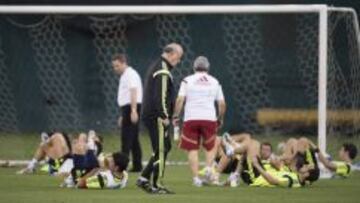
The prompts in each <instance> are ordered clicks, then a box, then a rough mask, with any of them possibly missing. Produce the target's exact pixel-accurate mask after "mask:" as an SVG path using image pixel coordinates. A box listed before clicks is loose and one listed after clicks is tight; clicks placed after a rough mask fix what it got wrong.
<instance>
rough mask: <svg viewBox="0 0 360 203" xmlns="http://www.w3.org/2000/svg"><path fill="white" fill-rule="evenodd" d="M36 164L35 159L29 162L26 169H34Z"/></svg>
mask: <svg viewBox="0 0 360 203" xmlns="http://www.w3.org/2000/svg"><path fill="white" fill-rule="evenodd" d="M37 163H38V161H37V160H36V159H35V158H33V159H32V160H31V161H30V162H29V164H28V166H27V168H28V169H34V168H35V167H36V164H37Z"/></svg>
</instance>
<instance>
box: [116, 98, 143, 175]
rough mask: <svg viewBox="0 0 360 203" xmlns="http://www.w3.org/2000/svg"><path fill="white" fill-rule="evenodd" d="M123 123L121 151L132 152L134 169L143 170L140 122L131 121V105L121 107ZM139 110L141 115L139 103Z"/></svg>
mask: <svg viewBox="0 0 360 203" xmlns="http://www.w3.org/2000/svg"><path fill="white" fill-rule="evenodd" d="M121 110H122V118H123V119H122V123H121V151H122V152H123V153H125V154H127V155H128V156H130V152H131V154H132V162H133V169H135V170H141V169H142V165H141V159H142V151H141V146H140V142H139V122H140V121H139V122H137V123H136V124H134V123H132V122H131V117H130V115H131V106H130V104H129V105H125V106H123V107H121ZM137 112H138V115H139V117H140V112H141V105H140V104H138V105H137Z"/></svg>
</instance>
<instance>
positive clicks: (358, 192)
mask: <svg viewBox="0 0 360 203" xmlns="http://www.w3.org/2000/svg"><path fill="white" fill-rule="evenodd" d="M257 138H258V139H260V140H271V141H272V142H273V143H277V142H278V141H279V140H283V139H285V137H282V136H273V137H257ZM38 139H39V138H38V136H37V135H27V136H19V135H8V134H7V135H6V134H3V135H0V159H30V158H31V156H32V153H33V150H34V148H35V146H36V145H37V143H38ZM345 141H348V142H353V143H355V144H356V145H357V146H358V147H359V146H360V145H359V144H360V142H359V138H358V137H356V138H347V137H342V138H331V139H329V140H328V142H329V144H328V148H329V151H330V152H331V154H332V155H334V158H336V153H335V149H337V148H338V147H339V146H340V145H341V143H342V142H345ZM141 142H142V145H143V147H144V160H146V159H147V158H149V155H150V152H149V150H150V149H149V140H148V139H147V137H146V136H144V137H143V138H142V140H141ZM105 143H106V144H105V149H106V151H115V150H118V146H119V138H118V137H117V136H115V135H107V136H106V137H105ZM169 158H170V160H173V161H174V160H176V161H184V160H186V155H185V154H184V153H183V152H181V151H180V150H178V149H176V146H175V147H174V148H173V151H172V153H171V156H170V157H169ZM17 169H18V168H0V183H1V184H0V203H2V202H4V203H18V202H24V203H41V202H56V203H67V202H69V203H71V202H74V203H79V202H87V203H92V202H94V203H99V202H105V203H112V202H116V203H119V202H120V203H121V202H129V203H137V202H140V203H147V202H155V203H162V202H164V203H180V202H181V203H186V202H190V203H195V202H196V203H201V202H204V203H209V202H216V203H225V202H226V203H230V202H257V203H258V202H263V203H268V202H276V203H278V202H316V203H319V202H341V203H343V202H360V172H354V173H353V174H352V175H351V177H350V178H348V179H331V180H320V181H318V182H316V183H315V184H313V185H312V186H310V187H306V188H299V189H287V188H252V187H247V186H245V185H243V184H242V185H240V186H239V187H238V188H229V187H215V186H212V187H202V188H196V187H194V186H192V185H191V174H190V170H189V169H188V167H187V166H168V167H167V170H166V177H165V184H166V185H167V186H168V187H169V188H171V189H172V190H174V191H175V192H176V194H175V195H161V196H160V195H149V194H146V193H144V192H143V191H142V190H140V189H138V188H137V187H136V186H135V180H136V177H137V174H130V180H129V184H128V187H127V188H125V189H123V190H79V189H67V188H59V185H60V180H59V179H57V178H55V177H51V176H48V175H46V174H40V173H37V174H35V175H16V174H15V172H16V170H17ZM224 178H225V176H224Z"/></svg>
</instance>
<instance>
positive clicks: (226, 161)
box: [200, 135, 273, 187]
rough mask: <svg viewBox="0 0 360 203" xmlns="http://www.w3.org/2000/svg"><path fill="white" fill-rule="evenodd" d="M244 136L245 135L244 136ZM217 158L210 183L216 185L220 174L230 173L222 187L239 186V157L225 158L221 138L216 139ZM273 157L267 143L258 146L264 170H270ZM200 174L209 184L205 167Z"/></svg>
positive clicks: (269, 145) (209, 177) (208, 175)
mask: <svg viewBox="0 0 360 203" xmlns="http://www.w3.org/2000/svg"><path fill="white" fill-rule="evenodd" d="M245 136H246V135H245ZM215 146H216V149H217V157H216V160H215V162H216V163H217V164H216V165H215V167H214V169H213V170H212V173H213V174H215V175H214V176H213V180H212V183H215V184H218V178H219V175H220V173H230V175H229V177H228V180H227V181H226V182H225V183H224V185H230V186H231V187H237V186H238V184H239V177H240V170H241V160H242V157H241V155H234V156H231V157H229V156H227V155H226V154H225V151H224V147H223V145H222V143H221V138H220V137H217V138H216V145H215ZM272 157H273V152H272V146H271V144H270V143H268V142H264V143H261V145H260V161H261V163H262V164H263V166H264V167H265V168H268V169H270V168H271V165H270V160H271V158H272ZM200 174H201V175H202V176H204V177H205V180H206V181H207V182H211V174H209V172H208V170H207V169H206V167H205V168H204V169H202V170H201V171H200Z"/></svg>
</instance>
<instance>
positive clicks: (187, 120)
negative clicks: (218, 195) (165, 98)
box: [173, 56, 226, 187]
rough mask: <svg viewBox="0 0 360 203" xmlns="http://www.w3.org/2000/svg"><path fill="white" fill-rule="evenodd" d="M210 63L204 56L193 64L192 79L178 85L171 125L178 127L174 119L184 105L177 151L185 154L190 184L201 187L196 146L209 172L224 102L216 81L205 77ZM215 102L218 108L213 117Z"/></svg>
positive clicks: (223, 111)
mask: <svg viewBox="0 0 360 203" xmlns="http://www.w3.org/2000/svg"><path fill="white" fill-rule="evenodd" d="M209 68H210V63H209V61H208V59H207V58H206V57H204V56H199V57H197V58H196V59H195V61H194V71H195V73H194V74H193V75H190V76H188V77H186V78H185V79H183V81H182V82H181V86H180V90H179V93H178V98H177V100H176V107H175V113H174V118H173V120H174V125H177V124H178V120H179V119H178V117H179V115H180V112H181V110H182V106H183V104H184V102H185V103H186V104H185V114H184V125H183V130H182V136H181V143H180V148H182V149H184V150H186V151H187V152H188V159H189V163H190V168H191V171H192V173H193V184H194V185H195V186H198V187H200V186H202V180H201V179H200V178H199V177H198V171H199V163H198V162H199V161H198V150H199V146H200V143H201V144H202V145H203V147H204V148H205V155H206V166H207V167H206V168H207V170H208V171H209V173H210V171H211V166H212V164H213V161H214V157H215V153H216V152H215V147H214V146H215V139H216V133H217V129H218V127H219V125H222V123H223V118H224V114H225V108H226V104H225V99H224V95H223V91H222V88H221V85H220V84H219V82H218V80H217V79H215V78H214V77H213V76H211V75H209V74H208V71H209ZM215 102H217V105H218V115H216V108H215Z"/></svg>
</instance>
